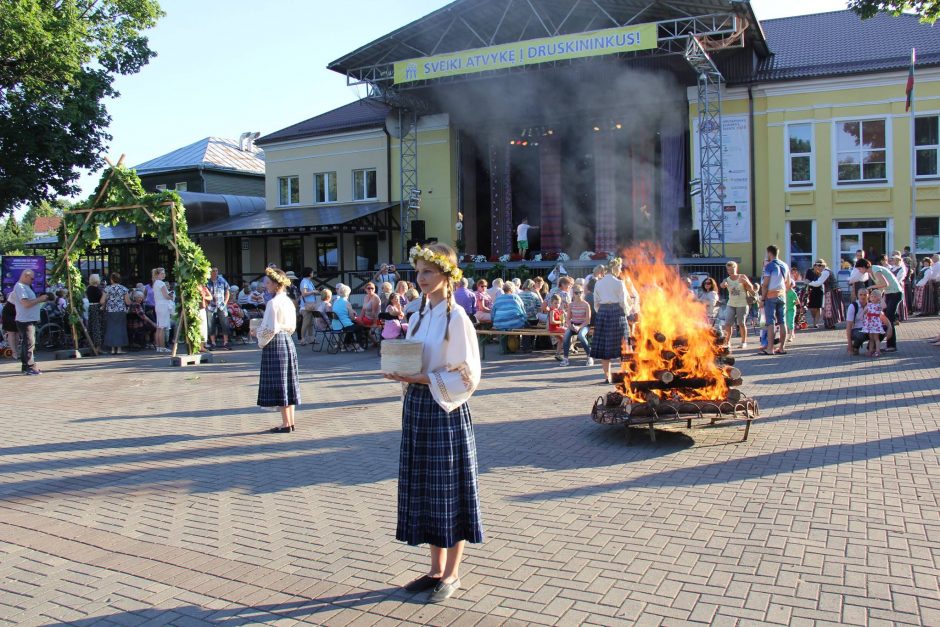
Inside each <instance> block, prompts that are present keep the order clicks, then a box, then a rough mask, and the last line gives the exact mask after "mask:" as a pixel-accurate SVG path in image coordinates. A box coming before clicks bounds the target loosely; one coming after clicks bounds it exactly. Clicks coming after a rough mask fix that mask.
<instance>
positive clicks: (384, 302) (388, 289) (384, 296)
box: [379, 281, 395, 311]
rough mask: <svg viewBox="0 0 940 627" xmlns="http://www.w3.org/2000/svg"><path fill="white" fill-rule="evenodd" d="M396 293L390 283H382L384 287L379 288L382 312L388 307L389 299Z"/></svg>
mask: <svg viewBox="0 0 940 627" xmlns="http://www.w3.org/2000/svg"><path fill="white" fill-rule="evenodd" d="M394 291H395V289H394V288H393V287H392V284H391V283H389V282H388V281H385V282H384V283H382V285H380V286H379V302H380V306H381V309H380V311H382V310H384V309H385V308H386V307H388V297H389V296H391V295H392V292H394Z"/></svg>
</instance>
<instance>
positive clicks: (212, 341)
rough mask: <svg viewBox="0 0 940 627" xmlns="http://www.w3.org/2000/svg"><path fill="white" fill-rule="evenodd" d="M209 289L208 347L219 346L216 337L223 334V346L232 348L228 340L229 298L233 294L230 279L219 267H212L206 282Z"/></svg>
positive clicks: (228, 348) (207, 313)
mask: <svg viewBox="0 0 940 627" xmlns="http://www.w3.org/2000/svg"><path fill="white" fill-rule="evenodd" d="M206 287H207V288H208V289H209V294H210V296H211V297H210V299H209V304H208V306H207V307H206V316H207V317H208V323H209V343H208V345H207V347H208V348H209V350H212V348H213V347H218V344H217V343H216V337H217V336H218V335H220V334H221V336H222V348H224V349H225V350H229V351H230V350H232V345H231V344H229V341H228V332H229V328H228V299H229V296H230V295H231V290H230V289H229V284H228V281H226V280H225V278H223V277H221V276H219V269H218V268H212V270H210V271H209V281H208V282H207V283H206Z"/></svg>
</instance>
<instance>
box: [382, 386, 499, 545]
mask: <svg viewBox="0 0 940 627" xmlns="http://www.w3.org/2000/svg"><path fill="white" fill-rule="evenodd" d="M399 464H400V465H399V469H398V527H397V529H396V530H395V539H396V540H401V541H402V542H407V543H408V544H410V545H412V546H417V545H419V544H424V543H427V544H431V545H433V546H437V547H442V548H450V547H452V546H454V545H455V544H457V543H458V542H460V541H461V540H466V541H467V542H474V543H477V542H483V523H482V519H481V515H480V495H479V492H478V489H477V448H476V442H475V440H474V438H473V424H472V423H471V419H470V409H469V408H468V407H467V404H466V403H464V404H463V405H461V406H460V407H458V408H457V409H455V410H454V411H452V412H450V413H447V412H445V411H444V410H443V409H441V406H440V405H438V404H437V403H436V402H435V401H434V398H433V397H432V396H431V391H430V390H429V389H428V386H426V385H409V386H408V391H407V393H406V394H405V404H404V408H403V411H402V437H401V457H400V462H399Z"/></svg>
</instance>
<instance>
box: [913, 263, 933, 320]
mask: <svg viewBox="0 0 940 627" xmlns="http://www.w3.org/2000/svg"><path fill="white" fill-rule="evenodd" d="M933 265H934V263H933V259H932V258H930V257H924V258H923V259H922V260H921V272H920V275H919V278H918V280H917V283H916V284H915V286H914V311H915V312H916V313H915V315H918V316H932V315H934V314H935V313H937V297H936V288H937V283H936V282H935V280H934V275H935V274H936V270H937V269H936V268H934V267H933Z"/></svg>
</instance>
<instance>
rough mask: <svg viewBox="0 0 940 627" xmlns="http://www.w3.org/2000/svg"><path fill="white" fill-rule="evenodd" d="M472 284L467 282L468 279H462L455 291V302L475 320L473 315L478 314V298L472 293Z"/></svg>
mask: <svg viewBox="0 0 940 627" xmlns="http://www.w3.org/2000/svg"><path fill="white" fill-rule="evenodd" d="M469 285H470V283H469V281H467V277H463V278H462V279H460V282H459V283H458V284H457V289H455V290H454V300H455V301H456V302H457V304H458V305H460V306H461V307H463V310H464V311H466V312H467V315H468V316H470V318H471V319H472V318H473V314H475V313H476V312H477V297H476V295H475V294H474V293H473V292H472V291H470V289H469V287H468V286H469Z"/></svg>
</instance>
